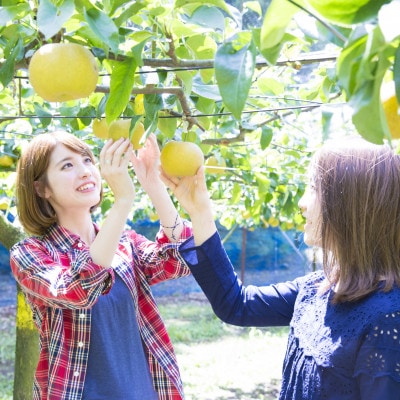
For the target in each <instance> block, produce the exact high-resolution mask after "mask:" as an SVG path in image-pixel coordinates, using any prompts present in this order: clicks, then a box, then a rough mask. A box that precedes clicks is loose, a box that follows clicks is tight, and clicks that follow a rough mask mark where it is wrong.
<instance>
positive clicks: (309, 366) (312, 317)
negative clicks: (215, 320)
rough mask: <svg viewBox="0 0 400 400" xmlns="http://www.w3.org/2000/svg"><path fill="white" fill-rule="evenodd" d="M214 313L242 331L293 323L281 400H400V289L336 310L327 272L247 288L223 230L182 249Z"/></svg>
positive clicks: (285, 363) (340, 305) (188, 242)
mask: <svg viewBox="0 0 400 400" xmlns="http://www.w3.org/2000/svg"><path fill="white" fill-rule="evenodd" d="M180 252H181V255H182V257H183V258H184V259H185V261H186V262H187V264H188V266H189V268H190V269H191V271H192V273H193V276H194V277H195V279H196V281H197V282H198V284H199V285H200V286H201V288H202V290H203V291H204V293H205V294H206V296H207V298H208V300H209V301H210V303H211V305H212V307H213V310H214V312H215V313H216V315H217V316H218V317H219V318H221V319H222V320H223V321H225V322H227V323H230V324H234V325H238V326H259V327H261V326H285V325H289V326H290V332H289V338H288V345H287V351H286V356H285V360H284V365H283V376H282V387H281V393H280V397H279V398H280V399H282V400H283V399H285V400H289V399H292V400H317V399H318V400H327V399H329V400H399V399H400V289H399V288H398V287H396V288H394V289H393V290H391V291H390V292H387V293H384V292H383V291H380V290H379V291H376V292H374V293H373V294H371V295H370V296H368V297H366V298H365V299H363V300H361V301H357V302H347V303H342V304H337V305H333V304H332V302H331V301H330V300H331V297H332V294H333V292H332V291H328V292H326V293H325V294H320V293H318V286H319V284H320V283H321V282H322V281H323V279H324V274H323V272H322V271H318V272H315V273H311V274H308V275H306V276H305V277H301V278H298V279H295V280H294V281H291V282H285V283H279V284H276V285H268V286H260V287H258V286H251V285H249V286H246V287H245V286H243V285H242V284H241V282H240V280H239V279H238V278H237V276H236V274H235V273H234V270H233V268H232V265H231V262H230V260H229V258H228V256H227V255H226V253H225V250H224V249H223V247H222V244H221V241H220V238H219V235H218V233H215V234H214V235H213V236H212V237H211V238H210V239H208V240H207V241H206V242H205V243H203V245H201V246H199V247H195V246H194V242H193V239H189V240H188V241H186V242H185V243H183V244H182V245H181V247H180Z"/></svg>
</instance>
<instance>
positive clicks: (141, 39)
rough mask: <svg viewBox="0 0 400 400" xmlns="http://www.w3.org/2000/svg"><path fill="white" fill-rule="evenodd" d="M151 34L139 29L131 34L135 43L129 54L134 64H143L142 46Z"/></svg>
mask: <svg viewBox="0 0 400 400" xmlns="http://www.w3.org/2000/svg"><path fill="white" fill-rule="evenodd" d="M152 37H153V35H152V34H151V33H150V32H147V31H139V32H135V33H134V34H133V35H132V39H131V40H132V42H133V43H136V44H134V45H133V46H132V48H131V51H130V52H131V54H132V56H133V57H134V59H135V60H136V64H137V65H138V66H142V65H143V48H144V46H145V45H146V43H147V41H148V40H150V39H151V38H152Z"/></svg>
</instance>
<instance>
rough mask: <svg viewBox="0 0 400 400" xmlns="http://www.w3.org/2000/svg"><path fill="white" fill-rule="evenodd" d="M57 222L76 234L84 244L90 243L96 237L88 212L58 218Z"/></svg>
mask: <svg viewBox="0 0 400 400" xmlns="http://www.w3.org/2000/svg"><path fill="white" fill-rule="evenodd" d="M58 224H59V225H61V226H62V227H64V228H66V229H68V230H69V231H71V232H72V233H74V234H75V235H78V236H79V237H80V238H81V239H82V240H83V241H84V242H85V243H86V244H88V245H90V244H91V243H92V242H93V240H94V239H95V237H96V231H95V228H94V225H93V221H92V217H91V215H90V213H88V214H87V215H84V216H82V215H80V216H76V217H74V218H72V217H71V216H69V217H68V218H66V217H64V218H59V219H58Z"/></svg>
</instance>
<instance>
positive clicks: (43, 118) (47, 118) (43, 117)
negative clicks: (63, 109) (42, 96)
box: [33, 103, 52, 128]
mask: <svg viewBox="0 0 400 400" xmlns="http://www.w3.org/2000/svg"><path fill="white" fill-rule="evenodd" d="M33 109H34V110H35V114H36V115H37V116H38V117H39V119H40V122H41V123H42V124H43V127H44V128H45V127H47V126H49V125H50V123H51V121H52V115H51V113H49V112H48V111H47V110H45V109H44V108H43V107H42V106H41V105H40V104H38V103H34V104H33Z"/></svg>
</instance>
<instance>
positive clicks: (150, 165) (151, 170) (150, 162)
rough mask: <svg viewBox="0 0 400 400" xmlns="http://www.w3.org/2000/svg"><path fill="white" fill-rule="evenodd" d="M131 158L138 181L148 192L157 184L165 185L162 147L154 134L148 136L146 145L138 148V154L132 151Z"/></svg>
mask: <svg viewBox="0 0 400 400" xmlns="http://www.w3.org/2000/svg"><path fill="white" fill-rule="evenodd" d="M130 160H131V162H132V165H133V169H134V170H135V174H136V177H137V179H138V181H139V182H140V184H141V185H142V187H143V189H144V190H145V191H146V192H147V193H149V191H151V190H152V189H154V188H155V186H157V185H160V184H161V185H163V183H162V181H161V179H160V169H159V165H160V149H159V147H158V144H157V139H156V137H155V135H154V134H151V135H150V136H149V137H148V138H147V140H146V142H145V144H144V146H143V147H142V148H140V149H139V150H137V154H135V153H134V152H132V154H131V159H130Z"/></svg>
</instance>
